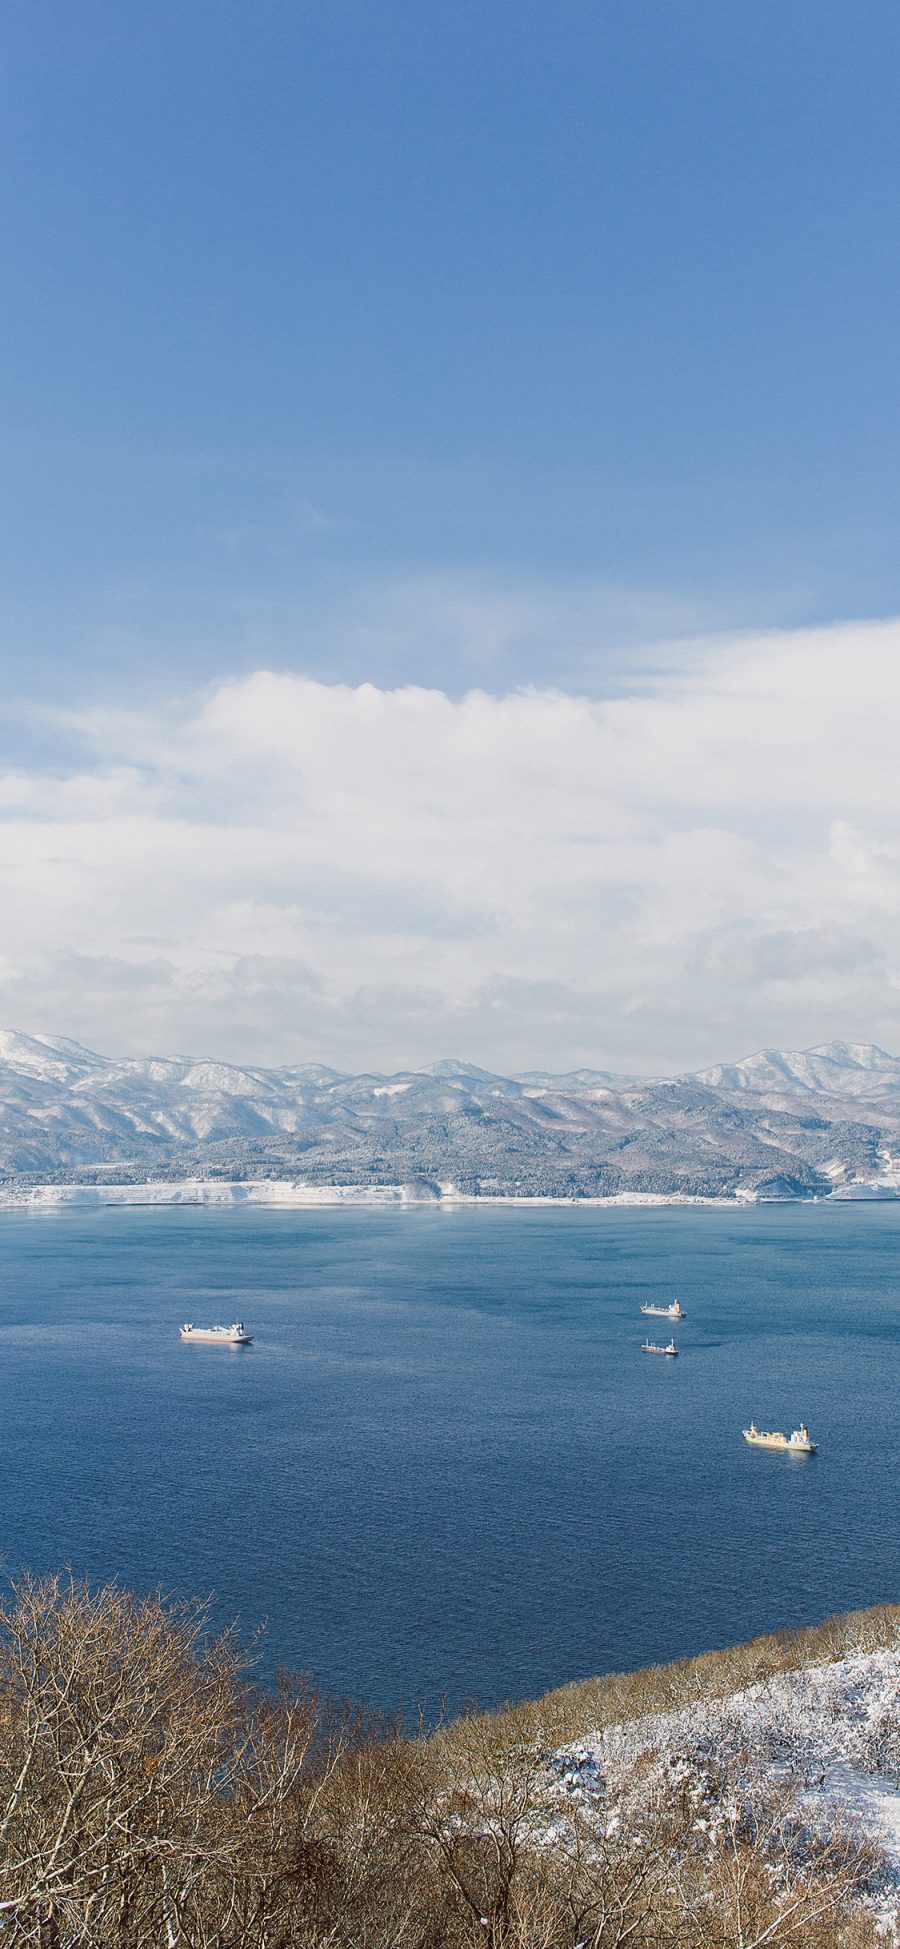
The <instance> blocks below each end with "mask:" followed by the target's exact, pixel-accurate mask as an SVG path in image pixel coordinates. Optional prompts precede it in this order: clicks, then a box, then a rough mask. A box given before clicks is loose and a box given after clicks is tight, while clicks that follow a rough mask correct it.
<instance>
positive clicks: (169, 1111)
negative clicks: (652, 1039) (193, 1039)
mask: <svg viewBox="0 0 900 1949" xmlns="http://www.w3.org/2000/svg"><path fill="white" fill-rule="evenodd" d="M895 1159H898V1160H900V1059H898V1058H896V1057H894V1056H890V1055H887V1054H886V1053H885V1052H884V1051H883V1050H880V1049H877V1048H875V1047H873V1046H872V1045H869V1044H861V1043H853V1044H849V1043H836V1042H835V1043H828V1044H824V1045H823V1046H822V1047H821V1048H818V1049H811V1050H805V1051H801V1052H799V1053H793V1054H790V1053H787V1054H786V1053H784V1052H782V1051H777V1050H764V1051H762V1052H761V1053H760V1054H759V1055H757V1056H752V1057H748V1058H747V1059H745V1060H744V1061H743V1062H739V1063H733V1064H730V1065H719V1066H718V1067H716V1068H714V1069H711V1070H705V1071H700V1072H697V1073H696V1074H694V1075H688V1076H681V1077H677V1078H674V1079H672V1078H657V1079H646V1078H645V1079H636V1078H634V1077H631V1078H629V1077H624V1076H613V1075H611V1074H609V1073H607V1072H605V1071H602V1070H595V1069H579V1070H575V1071H572V1072H570V1073H568V1074H566V1075H560V1076H556V1075H549V1074H546V1073H544V1072H542V1071H531V1072H528V1073H526V1074H523V1075H519V1076H516V1077H509V1076H501V1075H496V1074H494V1073H493V1072H490V1071H487V1070H484V1069H479V1068H476V1067H474V1066H473V1065H471V1064H466V1063H462V1062H453V1061H447V1062H438V1063H433V1064H432V1065H431V1066H430V1067H428V1068H426V1069H418V1070H406V1071H403V1072H401V1073H400V1074H397V1075H390V1076H387V1075H381V1074H378V1073H367V1074H363V1075H348V1074H345V1073H343V1072H341V1071H338V1070H334V1069H327V1068H323V1067H322V1066H321V1065H320V1064H316V1063H306V1064H300V1065H298V1066H294V1067H291V1068H279V1069H262V1068H241V1067H238V1066H235V1065H233V1064H228V1063H221V1062H206V1061H192V1060H189V1059H187V1058H182V1057H153V1058H137V1057H127V1058H126V1057H119V1058H116V1057H108V1056H101V1055H97V1054H95V1053H94V1052H93V1051H92V1050H90V1049H86V1048H84V1047H83V1046H82V1045H81V1044H80V1043H77V1042H72V1041H70V1040H68V1039H67V1038H65V1037H61V1036H27V1035H21V1034H18V1033H13V1032H11V1031H6V1032H2V1033H0V1205H2V1204H13V1205H15V1204H23V1203H38V1204H40V1203H48V1202H49V1203H52V1202H54V1195H52V1194H55V1197H56V1201H60V1202H75V1203H113V1202H122V1201H123V1197H122V1190H121V1187H125V1189H126V1191H128V1190H131V1192H132V1195H131V1196H130V1197H129V1198H127V1199H125V1200H124V1201H126V1202H137V1201H140V1202H157V1201H159V1202H167V1201H169V1200H170V1199H174V1200H177V1201H184V1200H185V1199H187V1200H189V1201H190V1202H200V1201H202V1202H213V1203H223V1204H224V1203H235V1202H250V1201H252V1202H265V1203H274V1204H278V1203H297V1202H304V1201H305V1202H314V1201H317V1200H319V1201H321V1200H322V1199H323V1198H324V1197H325V1196H326V1195H327V1196H329V1197H331V1198H334V1197H335V1196H337V1195H338V1194H339V1195H340V1197H347V1196H349V1197H350V1198H351V1199H352V1198H357V1199H358V1198H360V1197H368V1198H371V1197H373V1196H376V1195H379V1194H382V1193H385V1192H387V1193H389V1194H390V1195H391V1196H393V1197H394V1198H396V1199H400V1198H405V1199H407V1200H408V1199H409V1198H410V1197H414V1198H418V1199H422V1198H425V1199H440V1198H447V1197H450V1198H460V1197H462V1198H473V1197H479V1198H480V1197H507V1198H509V1197H539V1198H554V1199H558V1198H566V1199H569V1198H591V1199H602V1200H607V1199H616V1200H625V1201H633V1200H634V1199H647V1198H649V1199H656V1200H659V1199H683V1198H690V1199H694V1198H702V1199H709V1198H717V1199H718V1198H728V1199H735V1198H739V1199H755V1198H758V1197H762V1198H766V1197H779V1198H784V1197H788V1198H790V1197H834V1198H842V1197H871V1196H896V1195H897V1194H898V1191H900V1168H898V1165H896V1164H895ZM148 1183H150V1184H152V1185H154V1186H161V1187H170V1189H168V1190H165V1191H164V1190H160V1191H158V1192H156V1193H154V1194H151V1195H148V1194H147V1192H146V1186H147V1185H148ZM254 1186H255V1187H258V1188H257V1189H252V1188H251V1187H254ZM134 1187H144V1189H142V1190H141V1191H140V1192H139V1194H138V1196H137V1197H135V1196H134ZM204 1187H206V1188H205V1189H204ZM63 1193H64V1194H65V1195H63Z"/></svg>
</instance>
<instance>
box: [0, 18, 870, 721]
mask: <svg viewBox="0 0 900 1949" xmlns="http://www.w3.org/2000/svg"><path fill="white" fill-rule="evenodd" d="M2 39H3V41H4V42H5V51H4V54H3V62H2V67H3V78H2V84H0V86H2V104H0V107H2V112H0V143H2V151H3V155H2V172H0V175H2V183H3V185H4V189H3V198H2V207H3V219H2V220H3V233H2V249H3V262H4V266H5V284H6V303H5V305H4V307H3V317H2V327H0V329H2V370H3V373H4V375H5V376H4V395H5V397H4V402H3V434H4V441H5V445H6V466H5V468H4V479H5V493H4V519H3V534H4V538H5V539H4V561H3V588H4V592H5V593H4V598H3V605H2V625H3V640H4V649H5V652H6V655H7V656H8V657H9V662H10V670H11V673H12V680H13V683H14V684H15V683H16V682H17V680H19V677H20V673H21V680H22V681H24V682H26V683H27V682H28V681H29V680H30V678H31V676H32V674H33V672H34V669H35V665H36V662H40V663H41V664H43V665H44V667H45V668H46V670H47V672H48V674H50V675H51V676H52V679H53V681H54V682H55V683H58V684H59V685H60V686H61V688H62V689H64V690H66V691H70V690H71V689H72V687H73V685H74V684H75V682H76V680H77V683H78V684H79V686H83V685H85V684H88V685H90V684H91V683H94V684H96V685H97V686H99V687H105V686H107V685H109V684H114V683H115V682H116V681H117V680H119V679H123V680H125V681H126V682H132V681H138V680H139V681H142V682H147V681H149V680H150V679H151V678H152V676H153V674H154V673H155V674H156V675H157V676H159V677H160V678H161V679H162V680H163V681H171V677H172V674H173V673H176V674H179V675H181V674H184V672H185V671H186V670H193V671H195V672H196V673H197V675H198V677H200V678H202V679H206V678H209V677H212V676H214V675H215V674H216V673H217V672H218V670H219V669H220V668H221V666H222V664H223V662H224V663H226V664H228V665H230V666H231V667H252V666H253V665H254V664H255V663H256V662H257V661H258V660H259V657H260V654H261V652H262V651H264V650H266V649H268V648H269V645H270V644H271V650H272V653H273V654H274V657H275V659H276V660H277V661H278V662H279V664H293V663H296V662H299V663H302V665H303V666H304V667H305V668H308V667H310V665H311V664H312V665H314V667H315V668H316V671H317V673H318V674H322V675H326V674H339V675H342V676H347V677H348V678H350V679H351V680H356V679H357V678H359V677H360V676H363V675H365V676H368V677H372V678H375V679H376V680H379V681H381V680H384V681H394V680H397V679H400V680H403V679H404V678H406V677H408V676H409V674H410V671H409V667H408V659H407V658H406V655H405V653H404V650H403V647H402V645H401V646H399V647H398V648H397V649H396V650H395V651H394V652H393V653H392V650H391V646H390V643H389V642H388V643H383V644H381V645H380V646H379V653H378V667H377V668H373V667H371V656H372V649H371V645H366V647H365V648H364V650H363V652H362V654H361V655H360V653H359V651H358V650H357V651H354V648H353V644H352V642H349V643H348V642H347V641H345V640H344V636H343V635H342V632H341V629H340V627H338V626H336V625H335V624H334V621H333V617H334V612H335V610H336V609H337V610H338V611H340V612H341V613H342V608H341V606H342V604H343V603H345V602H346V598H347V594H348V591H349V590H351V589H359V590H361V591H363V592H368V591H371V590H372V588H373V587H377V585H379V584H381V583H383V582H385V581H387V582H390V583H391V584H394V583H395V582H396V581H397V580H398V579H403V578H406V577H408V576H414V577H418V576H421V575H423V574H427V575H429V576H431V575H434V574H435V573H439V574H441V575H447V574H449V575H452V576H454V577H459V576H460V575H462V576H464V577H466V578H469V579H471V580H472V581H473V582H477V583H479V584H480V585H486V584H488V585H491V586H495V585H499V586H500V587H501V588H504V589H508V588H509V586H510V584H513V585H516V584H518V582H519V580H520V579H521V578H525V579H526V580H528V581H531V580H532V579H533V578H538V579H539V580H540V581H541V582H547V583H551V584H558V583H562V584H565V585H566V586H567V587H568V586H570V585H572V584H573V583H574V584H576V585H577V584H581V583H586V584H588V585H589V586H590V587H591V589H592V590H593V591H594V598H595V600H596V603H597V622H596V626H595V630H594V632H593V640H592V644H591V650H592V652H595V653H596V659H597V666H598V667H597V668H596V669H595V670H594V671H587V672H586V673H585V679H586V680H587V681H591V680H593V681H595V682H596V683H598V684H599V685H602V684H603V682H604V671H603V664H604V654H603V653H604V652H609V653H612V652H613V651H616V650H619V649H621V648H622V647H623V646H624V647H625V648H627V647H628V645H629V643H631V642H635V643H637V642H640V641H641V640H647V639H649V640H656V639H658V638H659V637H660V636H661V635H668V634H670V633H671V634H672V635H676V636H677V635H679V634H683V633H685V631H686V630H687V631H691V630H693V629H694V628H695V627H698V628H704V629H705V628H716V627H729V626H731V625H733V624H740V625H749V624H756V625H759V624H764V625H772V624H792V623H797V622H809V621H816V622H821V621H825V620H833V619H834V618H836V617H846V616H869V615H880V614H886V613H892V612H893V611H894V610H895V609H896V608H898V607H900V588H898V582H900V556H898V550H897V547H896V531H897V523H898V515H900V487H898V482H900V468H898V465H897V461H898V434H900V424H898V361H897V356H896V320H897V317H898V314H900V253H898V248H897V246H898V209H900V196H898V191H900V182H898V174H900V144H898V142H897V137H896V129H897V120H898V99H897V97H898V85H897V77H898V74H900V13H898V11H897V9H896V7H895V6H894V5H893V4H888V3H887V0H884V3H883V4H868V5H867V4H850V5H848V4H847V0H840V4H830V0H791V4H790V6H788V7H785V5H784V3H783V0H746V3H744V0H737V3H736V0H702V3H701V0H679V5H678V6H675V7H673V6H672V5H671V4H670V0H590V3H588V0H576V3H575V4H573V0H559V4H557V5H555V6H554V7H553V8H552V9H549V8H548V7H547V6H546V4H540V5H536V4H532V3H531V0H517V4H516V5H501V4H488V5H485V4H484V0H480V4H477V5H468V4H465V0H455V4H453V5H452V6H438V5H436V4H434V3H433V0H415V4H412V3H410V4H400V3H399V0H381V3H380V4H379V0H365V4H357V0H328V4H322V5H315V4H308V3H307V0H289V4H271V0H258V4H254V5H252V6H251V5H249V4H246V0H241V4H234V0H217V4H216V5H215V6H195V5H188V4H178V5H171V4H165V0H153V4H152V5H143V4H140V3H139V0H129V4H128V5H127V6H125V7H123V6H122V5H121V4H119V0H116V3H115V4H90V3H89V0H88V3H87V4H82V3H81V0H79V4H76V5H73V4H72V0H65V4H62V3H59V4H57V3H54V4H46V0H29V4H28V5H27V6H25V5H17V6H15V7H13V8H10V9H8V10H7V13H6V16H5V25H4V28H3V34H2ZM602 592H606V595H607V605H606V606H605V605H604V601H603V600H602V599H601V594H602ZM351 634H352V632H351ZM432 654H433V667H431V668H428V669H424V668H423V667H422V665H421V663H420V664H419V665H418V667H417V672H416V674H417V675H418V676H419V677H420V678H421V677H422V676H427V677H428V678H433V679H434V680H436V681H438V682H441V683H447V684H450V685H451V686H454V685H458V684H459V683H460V682H462V683H463V684H464V683H465V682H466V681H469V680H471V677H472V675H473V674H474V676H475V679H476V680H482V679H483V675H484V673H483V672H480V671H478V670H477V669H476V670H475V671H474V673H473V672H472V671H470V670H469V669H468V667H467V664H466V654H465V649H464V646H459V645H454V643H453V641H452V633H451V638H450V640H449V641H445V642H444V643H443V645H435V646H434V649H433V652H432ZM558 654H559V659H560V674H561V676H562V677H563V679H566V678H567V677H568V675H569V666H568V663H567V657H568V656H569V652H568V649H567V646H566V645H565V644H564V643H562V644H560V646H559V652H558ZM458 657H461V658H462V667H461V668H460V669H456V668H454V664H455V662H456V661H457V659H458ZM552 660H553V649H552V646H551V645H549V644H547V643H545V642H543V641H541V642H540V643H539V644H538V645H537V646H529V644H528V642H527V641H525V642H523V643H522V644H521V645H518V644H516V643H513V644H512V645H511V646H510V647H509V651H508V654H507V655H506V657H505V659H504V662H503V668H502V670H501V671H500V673H499V676H500V681H501V682H503V681H507V680H510V679H512V680H515V679H516V678H518V677H519V676H520V675H522V674H526V675H529V676H538V677H539V678H541V679H545V678H546V677H547V676H548V675H549V674H552V671H551V670H550V669H549V668H548V665H549V664H551V663H552ZM363 665H365V667H364V668H363ZM582 667H583V666H582V665H581V664H580V665H579V668H582Z"/></svg>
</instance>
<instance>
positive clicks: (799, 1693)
mask: <svg viewBox="0 0 900 1949" xmlns="http://www.w3.org/2000/svg"><path fill="white" fill-rule="evenodd" d="M551 1764H552V1767H553V1770H554V1772H555V1774H556V1776H557V1778H558V1781H559V1786H560V1790H561V1791H562V1792H563V1793H564V1794H565V1795H566V1796H567V1797H569V1798H571V1799H572V1800H573V1801H575V1802H577V1803H580V1804H582V1805H584V1804H590V1803H591V1802H594V1803H596V1802H597V1798H598V1791H599V1790H601V1789H602V1792H603V1796H604V1798H606V1797H608V1796H610V1795H613V1796H619V1797H621V1796H623V1795H627V1793H628V1792H629V1791H630V1790H631V1789H632V1787H633V1783H634V1780H635V1776H636V1774H638V1773H639V1774H640V1777H642V1778H643V1779H644V1780H645V1781H650V1780H652V1778H653V1775H654V1772H655V1774H656V1777H657V1778H658V1779H659V1778H661V1777H665V1776H666V1774H667V1773H668V1774H671V1769H672V1768H673V1766H674V1767H677V1768H680V1769H684V1768H687V1769H688V1771H689V1772H690V1773H692V1774H694V1775H695V1776H696V1777H697V1778H698V1779H699V1778H703V1777H709V1776H710V1775H711V1774H712V1773H716V1774H720V1775H721V1774H722V1773H723V1772H729V1773H730V1775H731V1777H732V1778H735V1777H737V1778H738V1779H740V1778H742V1777H744V1778H745V1779H746V1780H747V1781H748V1782H752V1779H753V1778H754V1776H755V1777H756V1778H757V1779H759V1778H760V1777H762V1778H763V1779H768V1780H769V1781H770V1782H771V1784H772V1785H773V1786H784V1785H790V1786H791V1787H793V1788H794V1789H796V1791H797V1792H798V1793H799V1794H800V1796H801V1797H802V1803H803V1807H804V1810H805V1812H806V1814H807V1816H808V1817H809V1818H810V1820H811V1821H812V1822H813V1824H814V1825H815V1826H817V1827H818V1828H819V1830H820V1831H821V1832H823V1833H824V1832H830V1831H831V1830H832V1828H833V1827H834V1826H835V1825H836V1824H838V1823H841V1822H846V1823H849V1824H850V1825H851V1826H852V1828H853V1830H854V1831H855V1832H857V1833H858V1834H859V1835H860V1836H861V1837H862V1838H864V1839H865V1840H866V1841H868V1842H869V1843H870V1844H871V1845H872V1847H873V1848H874V1849H876V1850H877V1853H878V1855H879V1856H880V1859H881V1863H882V1870H883V1890H882V1897H881V1899H880V1900H879V1903H878V1907H879V1910H880V1913H881V1915H882V1917H883V1919H884V1921H885V1922H886V1923H889V1924H890V1925H891V1928H892V1929H896V1928H898V1927H900V1651H892V1650H882V1651H872V1652H860V1653H856V1654H854V1655H853V1656H851V1657H849V1658H844V1659H841V1660H839V1661H837V1662H835V1663H833V1664H826V1665H816V1666H812V1667H811V1668H809V1669H807V1670H806V1671H795V1672H785V1673H781V1674H779V1675H777V1676H775V1677H773V1678H769V1679H766V1680H764V1681H762V1682H761V1683H759V1684H756V1685H751V1686H748V1687H747V1688H746V1690H744V1691H740V1692H734V1693H732V1694H731V1695H730V1696H728V1697H726V1698H723V1699H707V1700H703V1701H700V1702H698V1703H697V1704H696V1705H690V1706H685V1707H681V1708H680V1709H678V1710H677V1711H673V1712H659V1713H653V1714H650V1715H648V1716H647V1717H646V1718H642V1719H635V1720H630V1721H627V1722H625V1723H623V1724H620V1725H615V1726H610V1727H607V1728H606V1729H605V1730H604V1731H602V1732H598V1733H596V1734H592V1735H588V1737H587V1738H585V1739H582V1740H579V1741H577V1742H576V1743H574V1744H572V1745H570V1746H565V1747H562V1748H560V1749H559V1750H558V1751H557V1752H556V1753H554V1754H553V1756H552V1761H551Z"/></svg>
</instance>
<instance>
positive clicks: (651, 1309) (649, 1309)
mask: <svg viewBox="0 0 900 1949" xmlns="http://www.w3.org/2000/svg"><path fill="white" fill-rule="evenodd" d="M641 1312H642V1313H649V1314H652V1316H653V1318H654V1319H655V1320H683V1319H684V1307H683V1306H682V1304H681V1301H680V1299H675V1300H673V1301H672V1304H671V1306H651V1305H650V1304H649V1302H648V1304H647V1305H646V1306H642V1307H641Z"/></svg>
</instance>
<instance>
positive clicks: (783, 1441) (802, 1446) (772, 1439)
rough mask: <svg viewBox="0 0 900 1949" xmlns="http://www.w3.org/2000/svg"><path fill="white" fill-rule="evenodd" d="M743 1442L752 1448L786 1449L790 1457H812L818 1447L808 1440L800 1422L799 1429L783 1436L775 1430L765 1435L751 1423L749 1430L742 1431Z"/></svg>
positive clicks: (804, 1425) (807, 1433)
mask: <svg viewBox="0 0 900 1949" xmlns="http://www.w3.org/2000/svg"><path fill="white" fill-rule="evenodd" d="M744 1440H745V1441H749V1442H750V1443H751V1444H752V1446H753V1447H754V1448H782V1449H787V1450H788V1451H789V1453H790V1454H791V1455H814V1454H815V1452H816V1448H817V1446H818V1444H817V1443H816V1442H814V1441H811V1440H810V1434H809V1429H808V1428H807V1426H806V1423H805V1421H801V1423H800V1426H799V1428H794V1429H793V1430H792V1432H791V1433H790V1435H783V1434H781V1432H780V1430H777V1429H776V1430H775V1431H774V1433H772V1434H767V1433H766V1431H765V1430H764V1429H763V1428H757V1426H756V1423H755V1422H754V1421H751V1423H750V1426H749V1428H745V1429H744Z"/></svg>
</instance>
